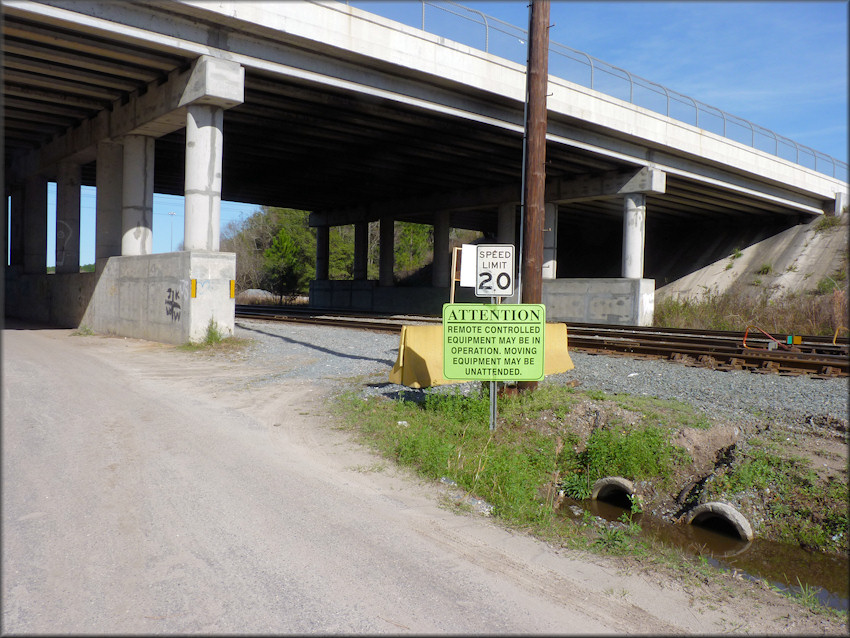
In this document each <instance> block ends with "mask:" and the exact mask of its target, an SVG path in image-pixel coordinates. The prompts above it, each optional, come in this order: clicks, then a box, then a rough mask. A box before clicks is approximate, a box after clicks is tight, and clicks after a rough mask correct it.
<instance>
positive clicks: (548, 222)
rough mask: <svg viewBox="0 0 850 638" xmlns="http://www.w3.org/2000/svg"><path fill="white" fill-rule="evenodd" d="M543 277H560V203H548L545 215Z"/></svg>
mask: <svg viewBox="0 0 850 638" xmlns="http://www.w3.org/2000/svg"><path fill="white" fill-rule="evenodd" d="M541 271H542V275H543V279H557V277H558V205H557V204H546V205H545V208H544V217H543V267H542V268H541Z"/></svg>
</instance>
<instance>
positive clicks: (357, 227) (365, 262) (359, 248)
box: [352, 221, 369, 281]
mask: <svg viewBox="0 0 850 638" xmlns="http://www.w3.org/2000/svg"><path fill="white" fill-rule="evenodd" d="M352 278H353V279H354V281H365V280H367V279H368V278H369V222H367V221H358V222H355V223H354V265H353V267H352Z"/></svg>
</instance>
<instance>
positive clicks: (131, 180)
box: [121, 135, 154, 256]
mask: <svg viewBox="0 0 850 638" xmlns="http://www.w3.org/2000/svg"><path fill="white" fill-rule="evenodd" d="M153 152H154V138H152V137H148V136H146V135H127V136H126V137H125V138H124V162H123V163H124V180H123V188H122V197H121V254H122V255H125V256H130V255H150V254H151V252H152V249H153V157H154V153H153Z"/></svg>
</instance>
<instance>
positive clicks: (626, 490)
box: [590, 476, 635, 509]
mask: <svg viewBox="0 0 850 638" xmlns="http://www.w3.org/2000/svg"><path fill="white" fill-rule="evenodd" d="M634 496H635V486H634V483H632V482H631V481H630V480H629V479H624V478H623V477H621V476H606V477H605V478H601V479H599V480H598V481H596V482H595V483H594V484H593V488H592V489H591V491H590V498H591V499H592V500H594V501H603V502H605V503H610V504H611V505H616V506H617V507H624V508H626V509H629V508H631V506H632V502H631V499H630V498H629V497H634Z"/></svg>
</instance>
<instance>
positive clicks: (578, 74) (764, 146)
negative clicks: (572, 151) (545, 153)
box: [345, 0, 848, 181]
mask: <svg viewBox="0 0 850 638" xmlns="http://www.w3.org/2000/svg"><path fill="white" fill-rule="evenodd" d="M419 2H420V5H421V14H420V17H421V20H420V22H419V24H411V21H412V20H411V12H409V11H404V12H400V11H398V8H397V6H394V5H397V3H383V2H375V3H373V4H374V7H375V8H376V9H379V10H375V9H373V8H372V6H373V4H371V3H370V5H369V6H370V8H369V9H368V10H369V11H371V12H373V13H377V14H379V15H384V17H387V18H390V19H392V20H396V21H398V22H403V23H406V24H408V25H409V26H414V27H417V28H421V29H422V30H423V31H428V32H429V33H433V34H435V35H440V36H442V37H446V38H450V39H452V40H454V41H456V42H461V43H463V44H466V45H468V46H472V47H475V48H477V49H482V47H481V39H482V38H483V40H484V46H483V51H485V52H486V53H493V54H494V55H499V56H500V57H503V58H506V59H508V60H511V61H513V62H517V63H519V64H525V62H526V59H525V58H526V55H527V44H526V43H527V37H528V31H527V30H525V29H522V28H520V27H517V26H515V25H512V24H510V23H508V22H504V21H503V20H499V19H498V18H495V17H493V16H488V15H486V14H484V13H482V12H481V11H479V10H477V9H473V8H470V7H467V6H464V5H462V4H459V3H457V2H453V1H452V0H443V1H442V2H434V1H433V0H419ZM345 3H346V4H347V5H352V6H357V5H358V4H361V3H360V2H358V0H345ZM426 9H430V10H431V11H430V12H428V11H426ZM446 16H450V17H449V20H453V19H457V20H460V21H466V22H467V23H469V22H472V23H475V24H477V25H480V26H481V31H478V30H475V29H468V28H465V27H466V26H467V25H463V23H462V22H457V23H452V22H450V21H446V19H445V18H446ZM459 25H462V26H459ZM549 53H550V58H549V73H550V74H552V75H555V76H557V77H560V78H562V79H564V80H568V81H570V82H573V83H575V84H579V85H581V86H584V87H586V88H589V89H592V90H595V91H599V92H601V93H605V94H606V95H610V96H612V97H616V98H619V99H622V100H624V101H626V102H629V103H630V104H634V105H635V106H640V107H642V108H646V109H649V110H651V111H655V112H656V113H661V114H663V115H666V116H667V117H671V118H673V119H676V120H679V121H680V122H684V123H686V124H692V125H693V126H696V127H697V128H702V129H703V130H705V131H709V132H711V133H715V134H717V135H721V136H722V137H725V138H727V139H731V140H734V141H736V142H739V143H741V144H746V145H747V146H750V147H752V148H755V149H757V150H760V151H764V152H766V153H771V154H772V155H775V156H776V157H780V158H782V159H785V160H788V161H790V162H794V163H795V164H799V165H800V166H805V167H807V168H811V169H813V170H815V171H818V172H820V173H824V174H826V175H830V176H832V177H834V178H836V179H840V180H842V181H847V178H848V170H847V168H848V166H847V163H846V162H842V161H841V160H838V159H835V158H834V157H832V156H830V155H827V154H826V153H822V152H820V151H816V150H815V149H813V148H811V147H809V146H805V145H803V144H799V143H797V142H795V141H794V140H792V139H790V138H788V137H785V136H783V135H780V134H778V133H776V132H774V131H771V130H770V129H768V128H765V127H763V126H759V125H758V124H754V123H753V122H750V121H749V120H747V119H745V118H743V117H739V116H737V115H732V114H731V113H727V112H726V111H723V110H722V109H719V108H717V107H716V106H711V105H710V104H706V103H704V102H701V101H699V100H696V99H694V98H692V97H690V96H688V95H685V94H683V93H679V92H678V91H674V90H673V89H670V88H667V87H665V86H662V85H661V84H658V83H657V82H653V81H651V80H647V79H646V78H643V77H640V76H638V75H635V74H633V73H631V72H629V71H627V70H626V69H623V68H620V67H617V66H615V65H613V64H609V63H608V62H604V61H603V60H600V59H598V58H595V57H593V56H591V55H589V54H587V53H585V52H583V51H579V50H577V49H573V48H572V47H568V46H566V45H564V44H560V43H558V42H550V43H549ZM577 65H578V66H577Z"/></svg>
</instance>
